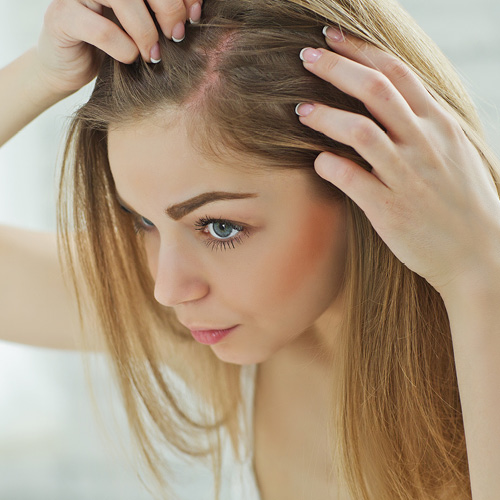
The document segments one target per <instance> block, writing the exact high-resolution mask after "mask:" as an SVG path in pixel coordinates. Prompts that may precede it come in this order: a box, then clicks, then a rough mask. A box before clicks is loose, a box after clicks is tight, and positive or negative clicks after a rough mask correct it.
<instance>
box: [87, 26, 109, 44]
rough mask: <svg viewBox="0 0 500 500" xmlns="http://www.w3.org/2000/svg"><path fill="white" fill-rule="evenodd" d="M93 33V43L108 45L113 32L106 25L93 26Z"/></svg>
mask: <svg viewBox="0 0 500 500" xmlns="http://www.w3.org/2000/svg"><path fill="white" fill-rule="evenodd" d="M94 30H95V31H94V33H93V37H92V38H93V42H92V43H93V44H95V45H98V46H106V45H108V44H109V43H110V42H111V41H112V40H113V38H114V34H113V32H112V31H111V30H110V29H109V28H107V27H101V26H100V27H98V28H94Z"/></svg>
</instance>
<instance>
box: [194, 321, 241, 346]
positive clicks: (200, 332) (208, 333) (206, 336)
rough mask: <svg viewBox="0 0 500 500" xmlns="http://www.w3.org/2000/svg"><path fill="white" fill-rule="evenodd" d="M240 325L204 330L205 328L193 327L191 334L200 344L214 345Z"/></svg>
mask: <svg viewBox="0 0 500 500" xmlns="http://www.w3.org/2000/svg"><path fill="white" fill-rule="evenodd" d="M237 326H238V325H235V326H232V327H231V328H226V329H218V330H204V329H196V330H194V329H191V328H190V330H191V335H192V336H193V337H194V339H195V340H196V341H197V342H199V343H200V344H206V345H212V344H216V343H217V342H219V341H220V340H222V339H223V338H224V337H226V336H227V335H229V334H230V333H231V332H232V331H233V330H234V329H235V328H236V327H237Z"/></svg>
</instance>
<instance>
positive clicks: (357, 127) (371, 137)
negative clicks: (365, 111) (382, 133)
mask: <svg viewBox="0 0 500 500" xmlns="http://www.w3.org/2000/svg"><path fill="white" fill-rule="evenodd" d="M350 135H351V140H352V142H353V144H356V145H369V144H372V143H373V142H374V141H375V139H376V137H377V130H376V125H375V123H373V122H372V121H371V120H370V119H369V118H366V117H364V116H358V117H355V118H354V119H353V121H352V124H351V134H350Z"/></svg>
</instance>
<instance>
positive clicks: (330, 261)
mask: <svg viewBox="0 0 500 500" xmlns="http://www.w3.org/2000/svg"><path fill="white" fill-rule="evenodd" d="M108 139H109V140H108V148H109V160H110V165H111V170H112V174H113V177H114V180H115V183H116V189H117V192H118V195H119V198H120V200H119V201H120V203H121V204H122V205H124V206H125V207H126V208H128V209H129V210H131V211H133V212H136V213H137V214H139V215H137V216H135V218H136V221H137V222H138V223H139V224H140V225H141V228H142V230H143V231H144V238H145V245H146V249H147V255H148V262H149V268H150V271H151V274H152V276H153V278H154V280H155V290H154V294H155V298H156V300H157V301H158V302H160V303H161V304H163V305H165V306H168V307H171V308H173V309H174V310H175V313H176V315H177V318H178V320H179V321H180V322H181V323H182V324H184V325H185V326H186V327H188V328H189V329H190V330H195V331H199V330H220V329H229V328H231V327H233V326H236V325H237V326H236V328H234V329H233V330H232V331H231V332H230V333H229V334H228V335H226V336H225V337H223V338H221V339H220V340H218V341H217V342H216V343H213V344H211V345H210V348H211V349H213V351H214V353H215V354H216V355H217V356H218V357H219V358H220V359H221V360H223V361H226V362H230V363H237V364H251V363H260V362H263V361H265V360H267V359H269V358H270V357H271V356H272V355H273V354H275V353H277V352H278V351H280V350H281V349H283V348H284V347H285V346H289V345H290V344H293V343H297V342H300V343H301V345H307V342H306V344H304V340H307V338H305V337H304V336H306V337H307V335H309V334H310V332H311V331H313V330H314V331H315V333H314V335H316V336H317V331H316V330H317V329H314V328H312V329H311V328H310V327H313V326H316V323H317V320H319V318H320V317H322V318H323V320H324V318H325V315H328V314H329V313H330V312H331V311H333V310H336V308H335V305H336V304H337V305H338V300H340V294H339V286H340V282H341V279H342V275H343V271H344V262H345V241H346V236H345V212H344V209H343V205H342V204H340V203H338V202H337V203H335V202H333V201H330V200H326V199H325V197H324V196H323V197H322V196H319V195H318V194H316V193H315V191H314V188H313V186H312V182H311V180H310V178H308V177H307V175H306V173H305V172H304V171H298V170H281V171H280V170H274V171H269V170H263V169H260V168H258V165H251V164H249V163H248V162H247V163H246V164H244V163H240V164H239V165H237V164H236V165H235V162H234V161H233V160H229V159H228V163H227V165H221V164H218V163H211V162H208V161H206V160H205V159H204V158H203V157H202V156H200V155H199V154H198V153H197V152H196V151H195V150H194V149H193V147H192V146H191V144H190V142H189V139H188V137H187V132H186V129H185V128H184V127H183V126H182V125H175V126H169V127H168V128H166V127H162V126H161V125H159V124H155V122H154V121H151V122H143V123H140V124H137V125H136V124H134V125H133V126H131V127H125V128H115V129H112V130H110V131H109V137H108ZM206 193H216V194H215V195H207V194H206ZM221 193H226V194H225V195H221ZM233 196H234V199H216V198H224V197H226V198H231V197H233ZM189 200H193V201H192V202H189ZM176 205H180V206H177V207H175V206H176ZM201 336H202V337H204V335H203V334H202V335H201ZM205 337H207V336H205ZM208 337H209V338H212V339H213V338H215V339H217V338H219V337H217V335H212V334H209V335H208ZM195 338H196V334H195ZM199 339H200V338H199ZM199 341H200V340H199ZM201 341H202V342H203V343H206V342H207V341H206V339H205V340H203V339H201Z"/></svg>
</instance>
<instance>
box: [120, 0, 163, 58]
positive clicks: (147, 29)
mask: <svg viewBox="0 0 500 500" xmlns="http://www.w3.org/2000/svg"><path fill="white" fill-rule="evenodd" d="M111 3H112V9H113V12H114V14H115V16H116V18H117V19H118V21H120V24H121V25H122V27H123V29H124V30H125V31H126V32H127V33H128V35H129V36H130V37H131V38H132V40H133V41H134V43H135V44H136V45H137V47H138V48H139V51H140V53H141V56H142V58H143V59H144V60H145V61H146V62H150V61H151V49H152V48H153V46H154V45H155V44H156V42H157V41H158V31H157V30H156V26H155V23H154V21H153V19H152V17H151V15H150V13H149V12H148V9H147V7H146V4H145V3H144V2H143V1H140V2H130V1H126V2H125V1H124V0H120V1H116V0H115V1H113V2H111Z"/></svg>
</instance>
